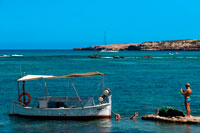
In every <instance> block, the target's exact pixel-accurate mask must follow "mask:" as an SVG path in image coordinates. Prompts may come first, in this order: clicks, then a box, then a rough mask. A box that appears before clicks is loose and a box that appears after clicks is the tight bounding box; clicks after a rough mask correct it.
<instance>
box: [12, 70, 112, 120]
mask: <svg viewBox="0 0 200 133" xmlns="http://www.w3.org/2000/svg"><path fill="white" fill-rule="evenodd" d="M104 75H105V74H103V73H99V72H89V73H76V74H69V75H62V76H52V75H26V76H24V77H21V78H19V79H18V80H17V81H18V101H13V102H12V105H11V110H10V114H9V115H10V116H21V117H26V118H31V119H61V120H62V119H73V120H79V119H81V120H91V119H102V118H108V119H110V118H111V95H110V94H111V91H110V89H108V88H105V89H104V87H103V79H104V78H103V77H104ZM92 76H102V93H103V94H102V95H100V96H99V97H98V103H97V101H96V103H95V101H94V99H93V97H84V98H81V97H79V95H78V93H77V91H76V89H75V86H74V85H73V84H72V88H73V89H74V91H75V93H76V96H73V97H71V96H62V97H61V96H56V97H54V96H48V95H47V94H48V93H47V92H48V89H47V83H46V79H59V78H76V77H92ZM38 79H44V86H45V93H46V96H44V97H36V98H32V100H31V95H30V94H29V93H28V92H26V91H25V82H28V81H30V80H38ZM19 82H22V92H21V93H20V90H21V89H19ZM85 88H87V87H86V86H85ZM28 89H30V88H28ZM56 90H58V88H55V91H56ZM35 91H37V90H35ZM27 97H28V99H27ZM32 101H33V102H32Z"/></svg>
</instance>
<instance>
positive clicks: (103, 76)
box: [102, 75, 104, 92]
mask: <svg viewBox="0 0 200 133" xmlns="http://www.w3.org/2000/svg"><path fill="white" fill-rule="evenodd" d="M103 89H104V75H102V92H103Z"/></svg>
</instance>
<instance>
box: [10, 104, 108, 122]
mask: <svg viewBox="0 0 200 133" xmlns="http://www.w3.org/2000/svg"><path fill="white" fill-rule="evenodd" d="M9 115H10V116H22V117H27V118H33V119H75V120H80V119H82V120H89V119H101V118H111V102H109V103H104V104H99V105H95V106H86V107H83V108H82V107H79V108H33V107H25V106H22V105H20V104H18V103H14V102H13V104H12V106H11V111H10V114H9Z"/></svg>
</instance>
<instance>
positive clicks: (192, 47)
mask: <svg viewBox="0 0 200 133" xmlns="http://www.w3.org/2000/svg"><path fill="white" fill-rule="evenodd" d="M102 49H107V50H130V51H131V50H155V51H157V50H158V51H159V50H160V51H199V50H200V40H173V41H156V42H144V43H130V44H111V45H98V46H92V47H85V48H74V49H73V50H97V51H100V50H102Z"/></svg>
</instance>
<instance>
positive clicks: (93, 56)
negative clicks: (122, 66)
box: [88, 54, 102, 58]
mask: <svg viewBox="0 0 200 133" xmlns="http://www.w3.org/2000/svg"><path fill="white" fill-rule="evenodd" d="M88 57H89V58H102V56H100V55H96V54H94V55H90V56H88Z"/></svg>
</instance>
